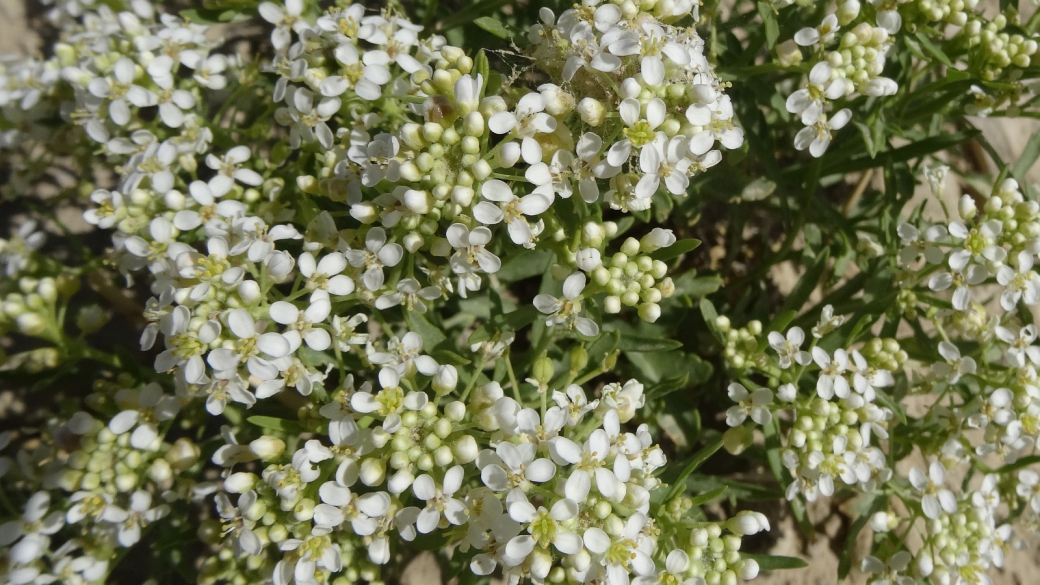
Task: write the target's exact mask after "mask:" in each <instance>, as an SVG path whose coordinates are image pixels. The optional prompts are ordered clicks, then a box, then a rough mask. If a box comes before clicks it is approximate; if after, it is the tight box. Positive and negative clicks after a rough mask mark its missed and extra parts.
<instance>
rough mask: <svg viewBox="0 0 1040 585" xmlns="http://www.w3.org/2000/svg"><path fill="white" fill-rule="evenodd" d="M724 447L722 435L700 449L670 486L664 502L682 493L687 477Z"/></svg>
mask: <svg viewBox="0 0 1040 585" xmlns="http://www.w3.org/2000/svg"><path fill="white" fill-rule="evenodd" d="M721 448H722V437H719V438H718V439H717V440H716V441H715V442H714V443H712V444H710V445H708V446H706V447H704V448H703V449H701V450H700V451H697V452H696V453H694V454H693V457H692V458H691V459H690V462H689V463H687V464H686V467H684V468H683V470H682V473H680V474H679V477H677V478H675V481H674V482H672V487H670V488H668V494H667V495H665V497H664V503H666V504H667V503H668V502H670V501H672V499H673V498H674V497H675V496H677V495H679V494H680V493H682V492H683V491H684V490H685V489H686V478H688V477H690V474H691V473H693V472H694V471H695V470H696V469H697V468H698V467H700V465H701V464H702V463H704V462H705V461H707V460H708V458H709V457H711V456H712V455H714V454H715V452H716V451H718V450H719V449H721Z"/></svg>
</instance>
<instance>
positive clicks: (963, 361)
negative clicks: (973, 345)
mask: <svg viewBox="0 0 1040 585" xmlns="http://www.w3.org/2000/svg"><path fill="white" fill-rule="evenodd" d="M939 355H941V356H942V357H943V358H945V359H946V363H942V362H938V363H936V364H934V365H932V371H933V372H935V374H936V375H937V376H939V377H940V378H945V379H946V382H947V383H948V384H956V383H957V382H958V381H959V380H960V379H961V376H963V375H965V374H974V373H975V360H974V359H972V358H970V357H965V358H962V357H961V350H960V349H958V348H957V346H956V345H954V344H952V343H950V342H949V341H940V342H939Z"/></svg>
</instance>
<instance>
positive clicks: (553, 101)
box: [538, 83, 574, 116]
mask: <svg viewBox="0 0 1040 585" xmlns="http://www.w3.org/2000/svg"><path fill="white" fill-rule="evenodd" d="M538 91H539V92H540V93H541V94H542V99H543V100H544V101H545V111H546V112H547V113H548V114H549V115H550V116H565V115H567V114H569V113H570V111H571V110H573V109H574V96H573V95H571V94H570V93H569V92H566V91H564V90H562V89H560V87H559V86H557V85H553V84H551V83H546V84H545V85H542V86H540V87H539V88H538Z"/></svg>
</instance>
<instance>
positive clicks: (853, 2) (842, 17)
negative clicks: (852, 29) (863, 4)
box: [837, 0, 860, 26]
mask: <svg viewBox="0 0 1040 585" xmlns="http://www.w3.org/2000/svg"><path fill="white" fill-rule="evenodd" d="M859 9H860V4H859V1H858V0H845V2H842V3H841V4H839V5H838V12H837V17H838V24H840V25H841V26H846V25H847V24H849V23H850V22H852V21H853V20H856V17H857V16H859Z"/></svg>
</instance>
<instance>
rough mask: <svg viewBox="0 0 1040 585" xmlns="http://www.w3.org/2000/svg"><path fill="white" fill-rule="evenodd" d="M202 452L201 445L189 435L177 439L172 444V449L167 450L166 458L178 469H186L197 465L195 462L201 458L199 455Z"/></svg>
mask: <svg viewBox="0 0 1040 585" xmlns="http://www.w3.org/2000/svg"><path fill="white" fill-rule="evenodd" d="M201 454H202V450H201V449H199V446H198V445H196V444H195V443H194V441H192V440H191V439H189V438H187V437H181V438H180V439H177V440H176V441H175V442H174V443H173V445H171V446H170V450H169V451H167V452H166V460H167V461H169V462H170V466H172V467H173V468H174V469H176V470H178V471H184V470H185V469H188V468H190V467H191V466H192V465H195V462H196V461H198V460H199V455H201Z"/></svg>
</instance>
